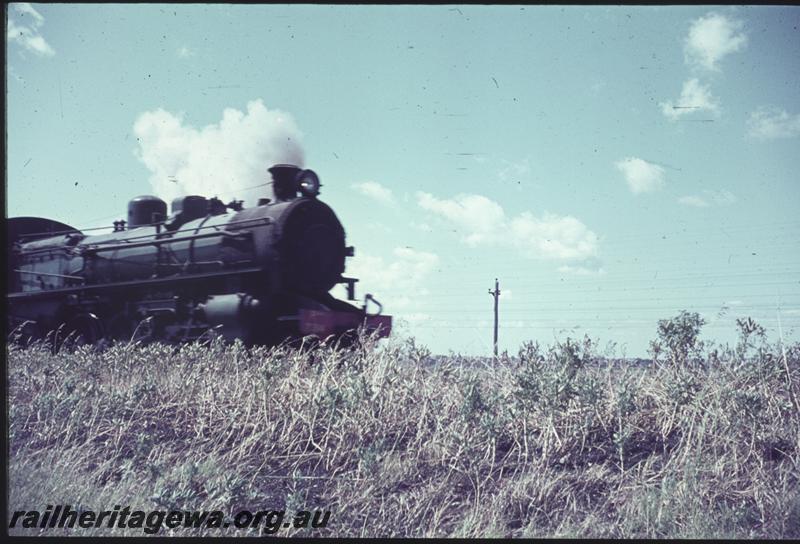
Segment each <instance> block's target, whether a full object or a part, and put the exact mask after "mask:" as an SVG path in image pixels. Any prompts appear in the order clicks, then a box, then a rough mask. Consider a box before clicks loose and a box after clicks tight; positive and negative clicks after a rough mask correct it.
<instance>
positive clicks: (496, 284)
mask: <svg viewBox="0 0 800 544" xmlns="http://www.w3.org/2000/svg"><path fill="white" fill-rule="evenodd" d="M489 294H490V295H492V296H493V297H494V357H495V359H496V358H497V301H498V299H499V298H500V282H499V281H497V278H495V279H494V291H492V290H491V289H490V290H489Z"/></svg>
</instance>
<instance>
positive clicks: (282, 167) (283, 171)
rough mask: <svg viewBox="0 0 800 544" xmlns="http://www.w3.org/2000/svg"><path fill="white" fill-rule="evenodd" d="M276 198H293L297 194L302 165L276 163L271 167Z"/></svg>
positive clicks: (270, 171)
mask: <svg viewBox="0 0 800 544" xmlns="http://www.w3.org/2000/svg"><path fill="white" fill-rule="evenodd" d="M268 171H269V173H270V174H272V190H273V192H274V193H275V200H292V199H293V198H295V197H296V196H297V176H298V174H299V173H300V167H298V166H295V165H293V164H276V165H275V166H273V167H272V168H270V169H269V170H268Z"/></svg>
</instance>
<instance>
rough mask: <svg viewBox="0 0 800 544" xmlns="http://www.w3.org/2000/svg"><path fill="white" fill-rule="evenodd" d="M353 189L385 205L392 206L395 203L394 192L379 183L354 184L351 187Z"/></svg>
mask: <svg viewBox="0 0 800 544" xmlns="http://www.w3.org/2000/svg"><path fill="white" fill-rule="evenodd" d="M351 187H352V188H353V189H355V190H356V191H358V192H359V193H361V194H362V195H364V196H368V197H369V198H372V199H374V200H377V201H378V202H381V203H383V204H391V203H393V202H394V195H393V194H392V190H391V189H389V188H387V187H384V186H383V185H381V184H380V183H378V182H377V181H365V182H363V183H354V184H353V185H351Z"/></svg>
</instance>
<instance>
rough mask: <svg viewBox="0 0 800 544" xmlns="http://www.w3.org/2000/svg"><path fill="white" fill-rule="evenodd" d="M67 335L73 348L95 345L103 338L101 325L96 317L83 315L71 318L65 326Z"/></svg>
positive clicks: (103, 333)
mask: <svg viewBox="0 0 800 544" xmlns="http://www.w3.org/2000/svg"><path fill="white" fill-rule="evenodd" d="M66 329H67V331H68V332H67V334H68V335H71V338H72V344H73V345H74V346H82V345H88V344H96V343H97V342H99V341H100V339H102V338H103V336H104V335H105V331H104V328H103V324H102V323H101V322H100V320H99V319H98V318H97V316H96V315H94V314H90V313H85V314H80V315H78V316H76V317H74V318H72V319H71V320H70V321H69V323H68V324H67V327H66Z"/></svg>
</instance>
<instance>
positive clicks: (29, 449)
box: [7, 314, 800, 538]
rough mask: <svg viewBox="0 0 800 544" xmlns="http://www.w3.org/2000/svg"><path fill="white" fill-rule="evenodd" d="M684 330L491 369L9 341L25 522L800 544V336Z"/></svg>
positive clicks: (396, 355) (12, 431) (16, 482)
mask: <svg viewBox="0 0 800 544" xmlns="http://www.w3.org/2000/svg"><path fill="white" fill-rule="evenodd" d="M682 315H683V318H685V317H686V314H682ZM681 319H682V318H681V316H679V318H675V319H673V320H670V321H664V322H662V323H661V324H660V326H659V330H658V331H657V335H658V340H657V341H656V342H655V343H654V344H653V348H654V351H653V353H654V355H655V360H654V361H653V362H652V364H649V365H637V366H632V365H625V364H620V363H616V364H611V363H609V362H608V359H607V358H606V357H605V355H607V354H603V353H598V351H599V350H598V349H597V347H596V344H595V343H594V342H592V341H590V340H589V339H582V340H579V341H573V340H565V341H564V342H562V343H557V344H555V345H553V346H551V347H548V348H543V347H540V346H538V345H536V344H526V345H524V346H522V348H521V349H520V350H519V354H518V355H516V356H513V357H508V356H504V357H501V358H500V359H499V360H497V361H494V362H490V363H485V362H480V361H477V360H474V359H472V360H471V359H469V358H464V357H460V356H457V355H453V356H448V357H437V358H436V359H435V362H434V358H433V357H432V356H431V355H430V353H429V352H428V351H427V350H426V349H425V348H424V347H420V346H418V345H416V344H415V343H414V342H413V340H406V341H400V340H393V341H391V342H389V343H388V344H387V345H383V346H381V347H379V348H376V347H375V346H374V343H373V342H372V341H370V340H369V339H365V340H364V345H363V346H362V348H360V349H356V350H353V351H337V350H335V349H332V348H330V347H325V346H323V347H316V348H313V349H312V348H308V349H289V348H274V349H266V348H255V349H246V348H244V347H243V346H242V345H241V344H234V345H232V346H230V345H228V346H226V345H224V344H222V343H219V342H211V343H210V344H208V345H198V344H194V345H185V346H183V347H180V348H174V347H170V346H164V345H158V344H151V345H148V346H140V345H136V344H119V345H116V346H113V347H111V348H109V349H106V350H104V351H98V350H95V349H93V348H91V347H78V348H74V349H69V348H64V349H62V350H61V351H60V352H59V353H57V354H53V353H52V352H51V350H50V349H49V348H47V347H46V346H44V345H43V344H35V345H32V346H28V347H25V348H23V347H19V346H17V345H14V344H9V346H8V347H7V358H8V374H9V375H8V387H9V418H8V422H9V452H10V459H9V486H10V494H9V510H10V511H14V510H23V509H25V510H28V509H39V510H43V509H44V508H45V505H53V504H71V505H73V507H76V508H78V507H80V508H85V509H94V510H106V509H111V508H113V506H114V505H130V506H131V507H133V508H139V509H142V510H146V511H149V510H159V509H161V510H171V509H177V510H204V509H205V510H223V511H224V512H226V513H233V512H236V511H238V510H240V509H250V510H252V511H257V510H266V509H278V510H286V511H287V512H290V511H297V510H303V509H306V510H311V509H324V510H330V511H331V512H332V514H331V518H330V520H329V523H328V525H327V527H326V528H324V529H313V530H312V529H294V528H287V529H281V531H279V532H278V533H277V535H305V536H370V537H378V536H386V537H400V536H406V537H407V536H448V537H449V536H463V537H478V536H488V537H491V536H508V537H521V536H529V537H544V536H551V537H555V536H566V537H590V536H598V537H678V538H685V537H692V538H697V537H717V538H722V537H744V538H751V537H767V538H790V537H793V538H800V406H798V396H799V395H800V344H792V345H779V344H777V343H770V342H769V341H768V339H767V338H765V336H764V334H763V329H761V328H760V327H758V326H757V325H756V324H754V323H752V322H749V321H748V322H740V323H739V327H740V336H741V338H740V341H739V343H738V344H737V345H736V346H731V347H714V346H708V345H706V346H704V345H702V344H701V343H700V342H698V341H697V334H696V333H697V331H698V330H699V327H698V328H697V330H695V329H693V328H692V326H690V325H687V323H689V322H687V320H686V319H683V321H681ZM695 324H697V323H695ZM11 532H12V534H19V535H37V534H46V535H50V536H54V535H57V534H64V533H68V534H74V535H95V536H96V535H101V534H117V535H141V534H142V531H141V530H137V529H108V528H95V529H91V530H83V529H77V528H76V529H72V530H67V529H61V530H59V529H51V530H39V529H21V528H15V529H12V530H11ZM159 534H170V535H176V536H194V535H198V534H204V535H208V536H223V535H227V536H233V535H241V536H244V535H257V534H260V533H259V532H258V531H256V530H253V529H235V528H233V527H230V528H228V529H189V528H177V529H171V530H170V529H166V528H163V529H161V532H160V533H159Z"/></svg>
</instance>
